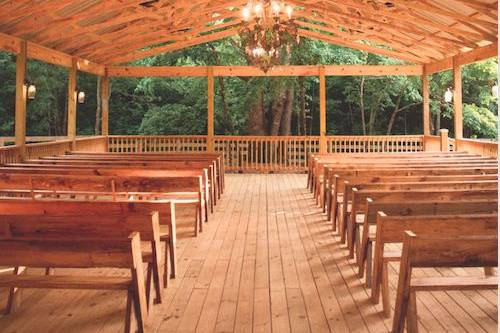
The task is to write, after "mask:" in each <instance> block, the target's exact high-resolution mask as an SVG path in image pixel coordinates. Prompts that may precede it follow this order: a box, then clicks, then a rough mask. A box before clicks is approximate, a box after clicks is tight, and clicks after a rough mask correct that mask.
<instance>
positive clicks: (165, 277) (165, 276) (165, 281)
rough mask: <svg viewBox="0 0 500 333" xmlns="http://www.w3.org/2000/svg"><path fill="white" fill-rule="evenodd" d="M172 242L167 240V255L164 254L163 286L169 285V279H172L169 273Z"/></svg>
mask: <svg viewBox="0 0 500 333" xmlns="http://www.w3.org/2000/svg"><path fill="white" fill-rule="evenodd" d="M170 252H171V251H170V242H169V241H167V242H165V256H164V259H163V260H164V263H163V288H167V287H168V282H169V281H168V280H170V275H169V266H170V262H169V261H170V260H169V259H170Z"/></svg>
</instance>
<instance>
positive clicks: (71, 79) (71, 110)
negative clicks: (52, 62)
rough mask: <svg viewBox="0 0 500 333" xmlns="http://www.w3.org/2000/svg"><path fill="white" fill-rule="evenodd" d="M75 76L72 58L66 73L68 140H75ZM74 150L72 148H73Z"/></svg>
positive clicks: (74, 62) (75, 71) (74, 63)
mask: <svg viewBox="0 0 500 333" xmlns="http://www.w3.org/2000/svg"><path fill="white" fill-rule="evenodd" d="M76 76H77V61H76V59H74V58H73V63H72V66H71V68H70V69H69V71H68V131H67V136H68V139H70V140H73V145H74V143H75V139H76ZM73 148H74V147H73Z"/></svg>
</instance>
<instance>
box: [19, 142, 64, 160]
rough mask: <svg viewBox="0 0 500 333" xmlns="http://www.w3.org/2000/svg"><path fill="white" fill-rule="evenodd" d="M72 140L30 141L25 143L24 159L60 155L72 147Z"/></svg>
mask: <svg viewBox="0 0 500 333" xmlns="http://www.w3.org/2000/svg"><path fill="white" fill-rule="evenodd" d="M72 143H73V142H72V140H58V141H53V142H41V143H32V144H28V145H26V153H25V156H26V159H36V158H40V157H43V156H54V155H61V154H64V153H66V152H67V151H71V149H72V148H73V146H72Z"/></svg>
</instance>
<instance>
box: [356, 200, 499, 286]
mask: <svg viewBox="0 0 500 333" xmlns="http://www.w3.org/2000/svg"><path fill="white" fill-rule="evenodd" d="M379 211H383V212H384V213H385V214H386V215H390V216H398V215H399V216H412V215H450V214H460V215H462V214H494V213H498V200H497V199H496V198H492V199H480V200H468V199H466V200H457V201H439V200H437V199H436V198H433V197H429V198H427V199H426V200H422V201H414V200H413V198H412V194H411V193H409V194H408V195H407V196H406V197H404V196H402V197H401V198H400V200H399V201H396V202H395V201H385V200H383V199H377V200H376V202H375V201H374V200H373V199H372V198H367V199H366V208H365V210H364V212H363V222H362V235H361V237H358V236H356V239H359V238H361V244H359V250H358V254H357V258H358V260H357V263H358V267H359V272H358V276H359V277H360V278H362V277H363V275H364V272H365V266H366V284H367V286H368V287H371V273H372V271H371V269H372V243H373V242H374V241H375V231H374V229H375V226H376V223H377V213H378V212H379ZM358 230H359V228H356V231H358ZM365 263H366V265H365Z"/></svg>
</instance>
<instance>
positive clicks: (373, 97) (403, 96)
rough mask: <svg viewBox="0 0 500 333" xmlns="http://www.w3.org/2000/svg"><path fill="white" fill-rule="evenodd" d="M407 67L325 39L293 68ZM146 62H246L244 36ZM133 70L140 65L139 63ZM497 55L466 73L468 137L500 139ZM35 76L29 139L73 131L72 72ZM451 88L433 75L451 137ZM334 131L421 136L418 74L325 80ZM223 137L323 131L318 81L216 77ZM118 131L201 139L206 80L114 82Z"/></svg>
mask: <svg viewBox="0 0 500 333" xmlns="http://www.w3.org/2000/svg"><path fill="white" fill-rule="evenodd" d="M399 63H401V62H400V61H397V60H393V59H389V58H386V57H382V56H376V55H372V54H367V53H365V52H362V51H357V50H352V49H347V48H343V47H339V46H335V45H330V44H326V43H323V42H319V41H313V40H309V39H302V40H301V41H300V43H299V44H298V45H297V46H294V47H293V48H292V50H291V54H290V57H289V58H288V60H287V63H286V64H291V65H321V64H370V65H387V64H399ZM134 64H135V65H142V66H187V65H190V66H197V65H200V66H205V65H247V64H248V60H247V59H246V57H245V53H244V52H243V49H242V47H241V43H240V42H239V40H238V37H234V38H227V39H224V40H221V41H217V42H212V43H208V44H203V45H199V46H195V47H192V48H189V49H185V50H182V51H179V52H175V53H169V54H163V55H160V56H155V57H151V58H148V59H144V60H141V61H138V62H135V63H134ZM134 64H133V65H134ZM497 69H498V60H497V58H494V59H489V60H486V61H482V62H479V63H475V64H470V65H467V66H464V67H463V72H462V75H463V116H464V136H465V137H469V138H488V139H497V136H498V132H497V124H498V104H497V98H496V97H495V96H493V93H492V87H493V86H495V85H496V84H497ZM27 73H28V74H27V75H28V79H29V80H30V82H32V83H34V84H35V85H36V87H37V95H36V98H35V99H34V100H33V101H30V102H29V103H28V111H27V135H29V136H35V135H36V136H41V135H44V136H64V135H65V133H66V121H67V119H66V114H67V113H66V108H67V102H66V100H67V77H68V73H67V70H66V69H64V68H61V67H57V66H53V65H50V64H46V63H42V62H39V61H35V60H30V61H29V63H28V69H27ZM451 86H452V73H451V71H446V72H442V73H436V74H434V75H432V77H431V79H430V95H431V130H432V131H433V132H435V131H436V130H437V129H439V128H448V129H449V130H450V133H451V134H452V133H453V105H452V104H449V103H445V101H444V93H445V91H446V89H447V88H448V87H451ZM78 88H79V89H80V90H83V91H85V93H86V101H85V103H84V104H79V105H78V107H77V133H78V135H92V134H99V131H100V112H101V106H100V104H99V100H98V99H97V96H98V94H99V90H100V81H99V79H98V78H97V77H96V76H93V75H90V74H86V73H81V72H80V73H78ZM326 88H327V135H385V134H421V133H422V94H421V79H420V77H405V76H387V77H364V76H357V77H327V80H326ZM215 89H216V95H215V131H216V134H218V135H319V78H318V77H255V78H249V77H228V78H222V77H218V78H216V80H215ZM14 109H15V56H14V55H11V54H8V53H5V52H0V119H1V120H0V136H12V135H13V134H14ZM109 123H110V134H115V135H120V134H123V135H180V134H186V135H203V134H206V128H207V80H206V78H153V77H146V78H112V79H111V98H110V122H109Z"/></svg>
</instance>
